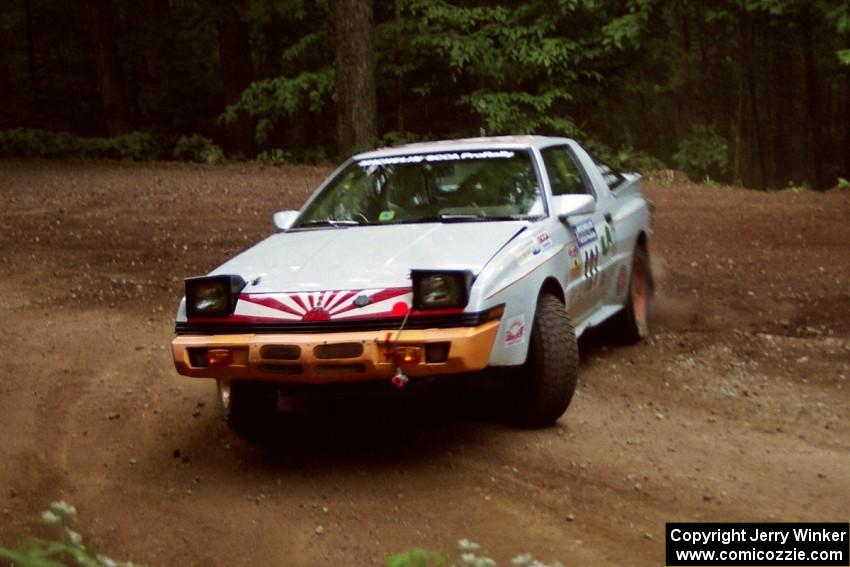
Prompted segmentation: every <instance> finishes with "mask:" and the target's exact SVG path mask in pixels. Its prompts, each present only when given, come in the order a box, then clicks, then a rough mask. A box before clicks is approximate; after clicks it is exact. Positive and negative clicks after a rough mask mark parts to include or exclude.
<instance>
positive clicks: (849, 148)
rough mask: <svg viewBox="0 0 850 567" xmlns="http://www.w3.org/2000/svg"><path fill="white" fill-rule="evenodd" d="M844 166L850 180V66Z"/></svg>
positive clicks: (846, 82)
mask: <svg viewBox="0 0 850 567" xmlns="http://www.w3.org/2000/svg"><path fill="white" fill-rule="evenodd" d="M843 145H844V167H843V171H842V173H843V175H842V177H844V178H845V179H847V180H848V181H850V68H848V69H846V70H845V71H844V144H843Z"/></svg>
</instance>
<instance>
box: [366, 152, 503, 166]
mask: <svg viewBox="0 0 850 567" xmlns="http://www.w3.org/2000/svg"><path fill="white" fill-rule="evenodd" d="M514 155H516V153H515V152H512V151H508V150H500V151H483V152H445V153H435V154H414V155H406V156H389V157H382V158H373V159H363V160H360V161H358V162H357V165H359V166H360V167H371V166H375V165H401V164H406V163H423V162H424V163H432V162H440V161H459V160H470V159H509V158H512V157H514Z"/></svg>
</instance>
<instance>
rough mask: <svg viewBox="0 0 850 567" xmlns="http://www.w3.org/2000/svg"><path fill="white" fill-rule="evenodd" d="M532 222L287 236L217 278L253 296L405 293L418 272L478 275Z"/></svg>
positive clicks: (234, 262) (225, 267)
mask: <svg viewBox="0 0 850 567" xmlns="http://www.w3.org/2000/svg"><path fill="white" fill-rule="evenodd" d="M527 226H528V222H526V221H499V222H495V221H494V222H464V223H448V224H443V223H427V224H395V225H382V226H356V227H349V228H326V229H318V230H301V231H293V232H283V233H279V234H275V235H273V236H270V237H269V238H267V239H266V240H264V241H262V242H260V243H259V244H257V245H256V246H253V247H252V248H249V249H248V250H246V251H245V252H243V253H242V254H240V255H238V256H236V257H235V258H233V259H232V260H230V261H228V262H227V263H225V264H223V265H222V266H220V267H219V268H217V269H216V270H215V271H213V272H212V274H239V275H241V276H242V277H243V278H245V280H247V281H248V282H249V284H248V286H247V287H246V288H245V291H246V292H250V293H273V292H283V291H324V290H342V289H355V288H357V289H366V288H387V287H405V286H408V285H410V270H411V269H414V268H415V269H422V270H435V269H442V270H471V271H472V273H473V274H475V275H477V274H478V273H479V272H480V271H481V269H482V268H483V267H484V266H485V264H487V262H488V261H489V260H490V259H491V258H492V257H493V256H494V255H495V254H496V252H498V251H499V250H500V249H501V248H502V247H503V246H504V245H505V244H506V243H507V242H509V241H510V240H512V239H513V238H514V237H515V236H516V235H517V234H519V233H520V232H521V231H523V230H524V229H525V228H526V227H527Z"/></svg>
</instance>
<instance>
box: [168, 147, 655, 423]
mask: <svg viewBox="0 0 850 567" xmlns="http://www.w3.org/2000/svg"><path fill="white" fill-rule="evenodd" d="M274 222H275V225H276V226H277V228H278V232H277V233H276V234H274V235H272V236H270V237H268V238H267V239H265V240H264V241H262V242H260V243H259V244H257V245H255V246H253V247H252V248H250V249H248V250H246V251H245V252H243V253H241V254H239V255H238V256H236V257H235V258H233V259H231V260H229V261H228V262H226V263H225V264H223V265H222V266H220V267H219V268H217V269H215V270H214V271H213V272H211V273H210V274H209V275H207V276H202V277H195V278H188V279H187V280H186V295H185V297H184V299H183V301H182V302H181V303H180V307H179V310H178V313H177V326H176V332H177V337H176V338H175V339H174V341H173V342H172V353H173V357H174V363H175V365H176V367H177V371H178V372H179V373H180V374H183V375H186V376H193V377H201V378H214V379H215V380H217V383H218V392H219V397H220V401H221V405H222V408H223V412H224V415H225V417H226V418H227V419H228V420H229V421H230V423H231V425H232V426H234V428H237V429H239V428H247V427H249V426H253V425H256V424H257V423H259V421H260V420H261V419H262V418H263V417H267V416H269V415H271V414H273V413H274V411H275V410H276V407H277V402H278V396H279V394H280V392H281V391H283V392H287V391H290V389H292V388H297V387H303V386H305V385H312V386H317V385H334V384H335V385H339V384H341V383H348V384H350V383H352V382H358V383H366V382H371V384H372V385H374V386H379V387H380V386H383V385H388V386H389V385H392V386H395V387H396V388H403V387H405V386H406V385H407V384H408V382H416V381H422V380H424V379H425V378H426V377H433V376H435V375H461V374H464V373H471V372H476V371H481V370H484V369H490V368H503V371H502V372H499V374H505V373H507V374H508V375H509V376H510V379H509V380H508V385H507V387H508V388H509V390H508V391H509V396H507V399H508V400H509V403H508V404H507V406H506V411H508V412H510V415H511V417H513V418H514V419H515V420H516V421H518V422H520V423H523V424H525V425H530V426H539V425H545V424H549V423H552V422H554V421H555V420H557V419H558V418H559V417H560V416H561V415H562V414H563V413H564V411H565V410H566V409H567V406H568V405H569V403H570V400H571V399H572V396H573V392H574V391H575V388H576V375H577V367H578V349H577V344H576V340H577V337H579V336H580V335H581V334H582V333H583V332H584V331H585V330H587V329H588V328H590V327H593V326H597V325H600V324H602V323H603V322H606V321H608V320H611V321H610V326H611V329H612V331H614V332H617V333H618V334H619V335H620V338H623V339H626V340H631V341H637V340H639V339H641V338H643V337H645V336H646V335H647V332H648V327H647V315H648V302H649V298H650V296H651V291H652V278H651V274H650V266H649V246H648V244H649V236H650V207H649V202H648V201H647V200H646V199H645V198H644V196H643V195H642V193H641V191H640V187H639V181H638V176H637V175H633V174H630V175H623V174H620V173H618V172H616V171H615V170H613V169H612V168H611V167H609V166H607V165H605V164H604V163H601V162H599V161H597V160H595V159H594V158H593V157H592V156H591V155H590V154H589V153H588V152H587V151H585V150H584V149H583V148H582V147H581V146H580V145H579V144H578V143H576V142H575V141H573V140H570V139H566V138H552V137H541V136H519V137H498V138H476V139H465V140H452V141H442V142H429V143H421V144H412V145H406V146H400V147H395V148H389V149H381V150H377V151H373V152H368V153H363V154H360V155H356V156H354V157H352V158H351V159H349V160H348V161H346V162H345V163H344V164H342V165H341V166H340V167H339V168H338V169H337V170H336V171H334V172H333V174H331V175H330V176H329V177H328V179H327V180H325V182H324V183H322V185H321V186H320V187H319V188H318V190H317V191H316V192H315V193H314V194H313V196H312V197H311V198H310V199H309V200H308V201H307V203H306V204H305V205H304V207H303V208H302V209H301V210H300V211H283V212H279V213H276V214H275V216H274ZM485 374H486V373H485ZM388 389H389V388H388Z"/></svg>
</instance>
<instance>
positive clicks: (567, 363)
mask: <svg viewBox="0 0 850 567" xmlns="http://www.w3.org/2000/svg"><path fill="white" fill-rule="evenodd" d="M578 363H579V358H578V342H577V341H576V335H575V329H574V327H573V324H572V321H571V320H570V317H569V315H568V314H567V311H566V308H565V307H564V304H563V303H561V301H560V300H559V299H558V298H557V297H555V296H554V295H550V294H543V295H541V296H540V299H538V301H537V313H536V314H535V316H534V324H533V325H532V327H531V341H530V343H529V345H528V356H527V357H526V361H525V364H523V365H522V366H520V367H518V368H517V369H516V370H515V371H514V372H513V376H512V378H511V381H510V387H509V392H508V393H509V396H510V397H509V399H508V400H506V403H507V410H508V412H509V416H510V417H511V418H512V420H513V421H514V422H515V423H517V424H518V425H521V426H523V427H545V426H547V425H551V424H553V423H555V421H557V420H558V418H559V417H561V416H562V415H563V414H564V412H565V411H567V407H569V405H570V402H571V401H572V399H573V394H574V393H575V390H576V383H577V381H578Z"/></svg>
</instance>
